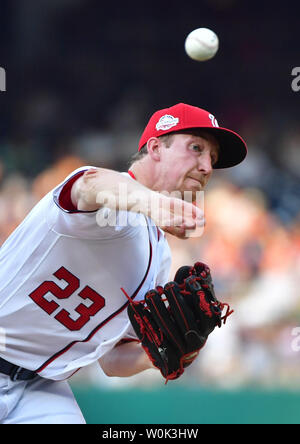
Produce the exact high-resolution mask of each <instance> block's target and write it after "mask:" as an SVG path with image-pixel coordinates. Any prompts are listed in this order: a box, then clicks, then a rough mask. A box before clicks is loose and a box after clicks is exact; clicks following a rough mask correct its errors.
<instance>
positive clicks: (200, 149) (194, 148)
mask: <svg viewBox="0 0 300 444" xmlns="http://www.w3.org/2000/svg"><path fill="white" fill-rule="evenodd" d="M191 149H192V151H194V152H195V153H201V151H202V148H201V146H200V145H195V144H193V145H191Z"/></svg>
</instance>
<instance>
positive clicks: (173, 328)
mask: <svg viewBox="0 0 300 444" xmlns="http://www.w3.org/2000/svg"><path fill="white" fill-rule="evenodd" d="M225 306H227V312H226V314H225V315H224V316H222V311H223V309H224V307H225ZM231 313H232V311H230V308H229V306H228V304H223V303H221V302H219V301H218V300H217V299H216V297H215V294H214V290H213V284H212V279H211V275H210V270H209V268H208V267H207V266H206V265H205V264H202V263H200V262H197V263H196V264H195V265H194V266H192V267H190V266H184V267H181V268H180V269H179V270H178V271H177V273H176V275H175V279H174V281H172V282H168V283H167V284H166V285H165V286H164V288H163V287H156V288H155V289H153V290H150V291H148V292H147V293H146V295H145V299H144V301H133V300H131V299H130V303H129V306H128V316H129V319H130V321H131V324H132V326H133V328H134V330H135V332H136V334H137V336H138V338H139V339H140V341H141V344H142V347H143V348H144V350H145V351H146V353H147V354H148V356H149V358H150V360H151V361H152V363H153V364H154V366H155V367H157V368H158V369H159V370H160V372H161V374H162V375H163V377H164V378H165V379H166V381H168V380H169V379H176V378H178V377H179V376H181V375H182V374H183V372H184V369H185V368H186V367H187V366H188V365H190V364H191V363H192V362H193V361H194V359H195V358H196V357H197V355H198V353H199V350H200V349H201V348H202V347H203V346H204V345H205V343H206V340H207V337H208V335H209V334H210V333H211V332H212V331H213V330H214V328H215V327H216V326H218V327H221V325H222V321H223V322H224V323H225V322H226V319H227V317H228V316H229V315H230V314H231Z"/></svg>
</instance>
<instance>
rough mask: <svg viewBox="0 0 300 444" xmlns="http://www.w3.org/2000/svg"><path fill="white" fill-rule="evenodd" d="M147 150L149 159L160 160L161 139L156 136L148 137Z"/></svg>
mask: <svg viewBox="0 0 300 444" xmlns="http://www.w3.org/2000/svg"><path fill="white" fill-rule="evenodd" d="M147 150H148V154H149V156H150V157H151V159H153V160H155V161H156V162H158V161H159V160H160V150H161V141H160V140H159V139H158V138H157V137H150V139H149V140H148V142H147Z"/></svg>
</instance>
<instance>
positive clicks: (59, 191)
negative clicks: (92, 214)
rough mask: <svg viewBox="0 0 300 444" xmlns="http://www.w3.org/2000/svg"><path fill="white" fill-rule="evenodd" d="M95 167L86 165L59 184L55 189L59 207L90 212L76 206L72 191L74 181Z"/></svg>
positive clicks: (74, 211)
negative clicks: (73, 201)
mask: <svg viewBox="0 0 300 444" xmlns="http://www.w3.org/2000/svg"><path fill="white" fill-rule="evenodd" d="M91 168H93V167H90V166H85V167H82V168H79V169H77V170H75V171H73V173H71V174H70V175H69V176H68V177H67V178H66V180H65V181H64V182H63V183H61V184H60V185H58V187H57V188H55V190H54V191H53V199H54V202H55V203H56V205H57V206H58V208H60V209H61V210H62V211H65V212H67V213H89V212H88V211H80V210H77V208H76V207H74V205H73V203H72V199H71V191H72V187H73V185H74V183H75V182H76V181H77V180H78V179H79V178H80V177H82V176H83V175H84V173H85V172H86V171H88V170H89V169H91Z"/></svg>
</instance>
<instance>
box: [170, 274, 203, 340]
mask: <svg viewBox="0 0 300 444" xmlns="http://www.w3.org/2000/svg"><path fill="white" fill-rule="evenodd" d="M164 293H165V295H166V297H167V299H168V302H169V307H170V310H171V312H172V315H173V316H174V318H175V320H176V323H177V324H178V325H179V327H180V329H181V332H182V334H183V335H185V333H187V332H188V331H190V330H194V331H197V324H196V320H195V317H194V315H193V312H192V310H191V308H190V307H189V305H188V304H187V302H186V301H185V300H184V297H183V296H182V294H181V289H180V288H179V285H178V284H177V283H176V282H168V283H167V284H166V285H165V287H164Z"/></svg>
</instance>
